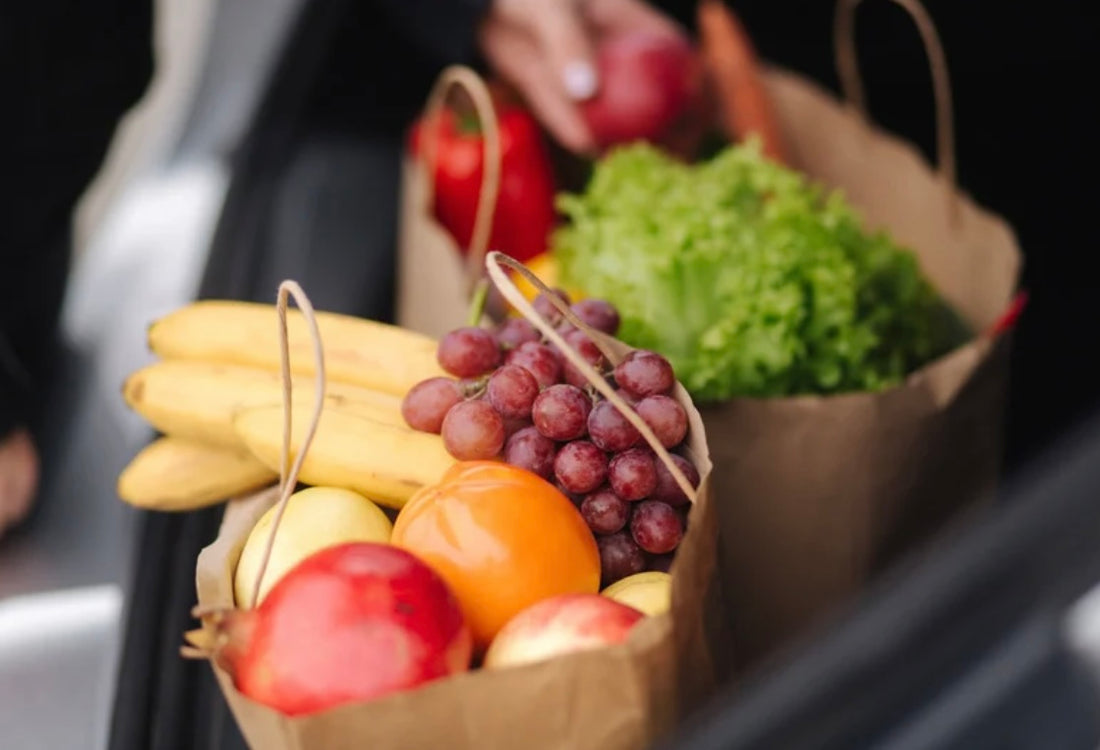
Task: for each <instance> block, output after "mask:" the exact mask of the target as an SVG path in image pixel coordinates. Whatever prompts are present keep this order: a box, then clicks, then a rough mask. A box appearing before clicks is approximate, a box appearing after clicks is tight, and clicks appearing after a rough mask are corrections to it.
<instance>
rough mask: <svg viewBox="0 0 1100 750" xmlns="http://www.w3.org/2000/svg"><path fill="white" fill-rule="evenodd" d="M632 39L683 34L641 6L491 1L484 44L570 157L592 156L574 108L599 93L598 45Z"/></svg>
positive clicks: (569, 0) (604, 1)
mask: <svg viewBox="0 0 1100 750" xmlns="http://www.w3.org/2000/svg"><path fill="white" fill-rule="evenodd" d="M629 32H647V33H653V34H668V35H672V36H676V37H682V36H683V34H684V32H683V30H682V29H680V27H679V26H678V25H677V24H676V23H675V22H674V21H673V20H672V19H670V18H668V17H667V16H665V15H663V14H662V13H660V12H659V11H657V10H654V9H653V8H651V7H650V6H649V5H647V4H646V3H645V2H642V0H494V2H493V4H492V6H491V8H490V10H489V13H488V15H487V16H486V17H485V20H484V22H483V23H482V26H481V29H480V35H479V36H480V38H479V41H480V45H481V49H482V52H483V53H484V55H485V57H486V60H487V61H488V62H489V64H490V66H492V68H493V70H494V71H495V72H496V73H497V74H498V75H499V76H500V77H501V78H503V79H504V80H505V81H506V82H507V83H509V84H511V85H512V86H515V87H516V88H517V89H518V90H519V92H520V93H521V94H522V95H523V97H524V99H525V100H526V101H527V104H528V105H529V106H530V107H531V110H532V111H533V112H534V114H535V116H536V117H538V118H539V120H540V121H541V122H542V123H543V125H544V126H545V127H546V129H547V130H549V131H550V133H551V135H553V136H554V138H556V139H557V140H558V142H559V143H561V144H562V145H563V146H564V147H566V148H568V149H570V150H571V151H574V152H577V153H591V152H592V151H594V150H595V142H594V140H593V137H592V133H591V132H590V130H589V128H588V126H587V125H586V124H585V121H584V118H583V117H582V116H581V113H580V110H579V109H578V107H577V103H578V102H581V101H584V100H586V99H588V98H590V97H592V96H593V95H594V94H595V93H596V92H597V90H598V89H599V85H600V82H599V80H598V79H597V74H596V67H595V64H594V57H595V49H596V48H597V47H598V45H599V43H600V40H601V39H603V38H606V37H609V36H614V35H616V34H622V33H629Z"/></svg>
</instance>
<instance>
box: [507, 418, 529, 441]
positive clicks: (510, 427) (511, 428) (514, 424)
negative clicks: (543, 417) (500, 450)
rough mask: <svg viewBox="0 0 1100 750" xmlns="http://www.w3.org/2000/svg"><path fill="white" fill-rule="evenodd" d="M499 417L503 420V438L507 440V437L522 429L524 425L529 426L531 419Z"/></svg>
mask: <svg viewBox="0 0 1100 750" xmlns="http://www.w3.org/2000/svg"><path fill="white" fill-rule="evenodd" d="M501 419H503V420H504V439H505V440H507V439H508V438H510V437H512V436H513V435H515V434H516V433H517V432H519V431H520V430H522V429H523V428H524V427H530V426H531V420H530V419H506V418H504V417H501Z"/></svg>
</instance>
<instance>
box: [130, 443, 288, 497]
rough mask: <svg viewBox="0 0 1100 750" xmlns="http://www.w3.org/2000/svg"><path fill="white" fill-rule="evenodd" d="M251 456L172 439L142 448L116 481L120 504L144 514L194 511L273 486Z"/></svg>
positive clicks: (272, 477)
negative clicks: (148, 510) (158, 511)
mask: <svg viewBox="0 0 1100 750" xmlns="http://www.w3.org/2000/svg"><path fill="white" fill-rule="evenodd" d="M276 478H277V477H276V474H275V472H274V471H272V470H271V469H269V468H268V467H266V466H264V465H263V464H262V463H260V462H259V461H258V460H256V459H255V458H254V457H253V456H252V455H251V454H249V453H245V452H241V451H232V450H225V449H222V448H216V447H213V446H209V445H205V444H203V443H198V442H195V441H192V440H184V439H181V438H174V437H162V438H159V439H158V440H155V441H153V442H152V443H150V444H149V445H148V446H146V447H145V448H144V449H143V450H142V451H141V452H140V453H138V454H137V456H135V457H134V460H133V461H131V462H130V464H129V466H127V467H126V468H125V469H123V471H122V473H121V474H120V475H119V478H118V494H119V497H121V498H122V499H123V500H125V501H126V502H128V503H130V504H131V505H136V506H137V507H139V508H147V509H150V510H163V511H176V510H194V509H196V508H203V507H205V506H207V505H213V504H214V503H218V502H221V501H223V500H227V499H229V498H231V497H236V496H237V495H241V494H244V493H246V492H251V491H252V490H256V489H259V488H260V487H263V486H265V485H268V484H271V483H273V482H274V481H275V480H276Z"/></svg>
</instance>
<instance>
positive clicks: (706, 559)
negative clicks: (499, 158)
mask: <svg viewBox="0 0 1100 750" xmlns="http://www.w3.org/2000/svg"><path fill="white" fill-rule="evenodd" d="M494 257H497V258H503V256H500V254H498V253H493V254H492V255H491V256H490V257H489V259H490V260H493V258H494ZM494 262H499V263H502V264H503V263H511V264H514V261H510V259H503V260H500V261H494ZM512 270H513V271H516V270H517V269H516V267H515V266H514V265H513V266H512ZM490 272H491V273H492V274H493V275H494V280H495V281H497V283H498V287H499V286H500V284H501V283H502V282H500V281H499V279H500V278H505V277H506V276H505V273H504V271H503V270H500V269H499V267H498V268H497V270H496V271H492V270H491V271H490ZM521 273H522V271H521ZM509 286H510V291H507V292H506V294H505V296H509V295H511V299H512V300H515V299H517V298H518V299H519V300H520V301H521V302H520V303H518V304H517V303H515V302H513V304H516V306H517V309H519V310H520V312H521V313H523V314H525V315H527V316H528V317H531V316H534V315H535V313H534V311H533V309H532V308H531V307H530V305H529V304H528V303H526V302H523V301H522V296H521V295H520V293H519V292H518V291H516V289H515V287H514V286H511V285H510V283H509ZM272 322H273V324H274V320H273V321H272ZM533 322H534V321H533ZM543 325H545V326H547V327H548V328H550V326H549V325H548V324H545V323H544V324H543ZM550 330H553V329H552V328H550ZM592 336H593V338H595V339H598V340H599V342H600V343H601V345H602V346H604V347H606V348H607V350H609V351H611V352H612V353H613V354H614V359H613V361H618V359H619V358H622V357H624V356H625V355H626V354H627V353H629V352H630V351H631V349H630V348H629V347H627V346H625V345H624V344H622V343H621V342H618V341H616V340H614V339H611V338H608V337H603V336H601V335H600V334H595V333H593V334H592ZM559 342H560V343H559V345H560V346H563V347H566V348H568V347H567V345H565V344H564V341H562V340H560V339H559ZM567 356H568V355H567ZM572 356H573V357H574V358H575V364H576V363H577V362H580V363H582V364H583V360H580V358H579V356H578V355H575V354H574V355H572ZM577 366H578V368H579V369H582V370H583V367H582V365H581V364H578V365H577ZM673 395H674V397H675V398H676V399H677V400H678V401H679V402H680V403H681V405H683V406H684V408H685V409H686V410H687V413H688V417H689V434H688V440H687V443H686V450H685V451H684V454H685V456H686V457H687V458H689V460H691V461H692V462H693V463H694V465H695V466H696V467H697V468H698V470H699V473H700V478H701V482H700V485H699V487H698V489H697V491H696V493H695V499H694V505H693V507H692V510H691V513H690V516H689V522H688V529H687V532H686V534H685V537H684V539H683V541H682V543H681V545H680V547H679V549H678V552H677V556H676V559H675V562H674V565H673V567H672V570H671V575H672V604H671V609H670V611H669V612H668V613H666V614H664V615H660V616H657V617H650V618H647V619H646V620H644V621H642V622H641V623H640V624H639V625H638V626H637V627H636V628H635V629H634V631H633V632H632V634H631V637H630V638H629V640H628V641H627V642H626V643H624V644H621V645H619V646H615V647H611V648H605V649H600V650H593V651H588V652H582V653H577V654H572V655H568V656H564V657H561V658H556V659H552V660H549V661H544V662H542V663H536V664H531V665H527V666H522V667H516V668H510V669H501V670H496V671H486V670H480V671H472V672H469V673H465V674H462V675H458V676H455V677H451V678H447V679H442V680H438V681H435V682H432V683H429V684H427V685H425V686H423V687H420V688H418V689H415V690H411V691H407V692H403V693H397V694H393V695H390V696H388V697H384V698H382V699H379V700H376V701H372V702H369V703H363V704H356V705H345V706H341V707H338V708H334V709H331V710H329V711H325V712H322V713H318V714H314V715H309V716H304V717H297V718H289V717H286V716H283V715H281V714H279V713H278V712H276V711H274V710H272V709H270V708H267V707H265V706H263V705H261V704H258V703H256V702H254V701H252V700H250V699H249V698H247V697H246V696H244V695H242V694H241V693H240V692H238V691H237V689H236V687H235V685H234V682H233V679H232V677H231V675H230V674H229V673H228V672H227V671H226V670H225V669H223V667H222V665H220V664H219V663H218V661H217V659H216V658H214V659H212V660H211V666H212V668H213V670H214V672H215V674H216V676H217V679H218V683H219V685H220V686H221V689H222V691H223V693H224V695H225V697H226V700H227V701H228V703H229V706H230V708H231V710H232V712H233V715H234V717H235V719H236V721H237V723H238V725H239V726H240V728H241V731H242V733H243V735H244V737H245V738H246V740H247V741H248V743H249V746H250V747H252V748H256V750H359V749H360V748H364V747H370V748H375V749H376V750H384V749H390V748H393V749H400V750H414V749H417V748H424V749H425V750H437V749H439V748H447V749H448V750H463V749H466V750H483V748H512V747H514V748H529V749H531V750H586V749H590V750H616V749H621V750H628V749H640V748H644V747H648V746H649V745H651V744H652V743H653V742H654V741H655V740H656V739H657V738H659V737H661V736H662V735H664V734H665V733H667V732H668V731H670V730H671V729H672V728H673V727H675V726H676V724H677V722H678V721H679V719H680V718H681V717H682V716H684V715H685V714H686V713H687V712H689V711H690V710H691V709H693V708H695V707H697V706H698V705H700V704H701V703H702V702H703V701H704V700H705V699H706V698H707V697H709V696H710V695H711V694H712V692H713V690H714V688H715V680H716V677H715V666H714V664H715V662H714V658H713V654H712V649H713V648H725V647H727V646H728V644H729V636H728V634H727V633H725V632H724V630H723V629H724V627H725V626H724V623H725V622H726V620H725V617H724V615H723V613H722V611H721V599H720V595H719V592H720V588H721V586H720V583H719V581H718V580H717V578H716V566H715V560H716V544H717V518H716V516H715V513H714V510H715V509H714V504H713V501H712V496H711V491H710V477H711V473H712V467H711V463H710V459H709V453H708V448H707V442H706V434H705V429H704V426H703V422H702V419H701V418H700V416H699V413H698V412H697V411H696V410H695V408H694V407H693V406H692V403H691V400H690V398H689V397H688V395H687V393H686V392H685V391H684V390H683V388H682V387H680V386H677V388H676V391H675V392H674V394H673ZM317 417H319V412H318V413H316V415H315V418H317ZM654 440H655V438H654ZM303 449H304V450H308V446H303ZM289 481H290V484H291V486H293V475H291V478H290V480H289ZM280 492H281V490H280V489H279V488H271V489H268V490H265V491H263V492H260V493H256V494H254V495H251V496H249V497H245V498H241V499H237V500H233V501H231V502H230V503H229V505H228V507H227V510H226V514H225V517H224V519H223V522H222V525H221V528H220V531H219V534H218V537H217V539H216V540H215V541H214V542H213V543H212V544H211V545H210V546H208V547H207V548H205V549H204V550H203V551H202V553H201V554H200V556H199V559H198V564H197V570H196V584H197V592H198V603H199V608H198V610H197V611H198V612H202V613H206V614H208V613H211V612H214V611H217V610H218V609H225V608H232V607H234V606H235V605H236V602H235V601H234V593H233V592H234V587H233V579H234V572H235V570H236V566H237V562H238V560H239V558H240V555H241V550H242V549H243V547H244V544H245V541H246V539H247V537H248V534H249V532H250V531H251V530H252V528H253V526H254V525H255V523H256V522H257V521H258V519H259V518H260V517H261V515H262V514H263V513H264V512H265V511H266V510H267V509H268V508H270V507H272V506H273V505H274V504H275V503H276V502H277V501H278V499H279V497H280ZM276 533H278V532H277V531H276ZM204 625H205V623H204Z"/></svg>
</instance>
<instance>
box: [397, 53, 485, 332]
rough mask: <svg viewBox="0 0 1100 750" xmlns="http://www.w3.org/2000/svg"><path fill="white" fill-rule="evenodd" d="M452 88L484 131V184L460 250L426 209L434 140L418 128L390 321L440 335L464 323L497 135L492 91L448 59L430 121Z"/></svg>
mask: <svg viewBox="0 0 1100 750" xmlns="http://www.w3.org/2000/svg"><path fill="white" fill-rule="evenodd" d="M454 90H461V91H463V92H464V93H465V94H466V96H467V97H468V98H469V100H470V101H471V103H472V104H473V106H474V110H475V111H476V112H477V116H478V119H479V121H480V122H481V126H482V132H483V138H484V146H485V148H484V159H483V163H484V165H485V166H484V184H483V185H482V186H481V194H480V196H479V201H478V208H477V216H476V219H475V224H474V232H473V236H472V238H471V240H470V247H469V248H467V252H463V249H462V248H461V247H460V246H459V245H458V243H456V242H455V240H454V238H453V237H452V236H451V234H450V233H449V232H448V231H447V230H446V229H445V228H444V227H443V225H441V224H440V223H439V222H438V221H437V220H436V218H435V215H434V213H433V211H432V194H433V188H434V185H433V184H432V175H433V173H434V170H433V169H432V168H431V166H430V165H431V164H433V163H434V148H435V139H433V137H432V135H431V128H430V127H427V128H426V129H425V134H426V136H427V138H426V140H427V142H428V145H427V147H426V149H425V154H424V158H423V159H421V158H417V157H416V156H413V155H412V154H409V155H407V156H406V157H405V160H404V164H403V167H402V183H401V208H400V210H401V214H400V217H399V230H398V231H399V236H398V247H397V323H398V324H399V325H401V326H403V327H405V328H409V329H411V330H414V331H418V332H419V333H423V334H426V335H428V336H433V337H436V338H440V337H442V336H443V335H444V334H446V333H447V332H448V331H451V330H453V329H454V328H456V327H458V326H460V325H463V323H464V322H465V320H466V318H467V314H468V311H469V305H470V298H471V296H472V292H473V290H474V286H475V285H476V283H477V281H478V280H479V279H480V278H482V260H483V258H484V257H485V253H486V251H487V250H488V249H489V248H488V243H489V236H490V231H491V229H492V223H493V212H494V210H495V208H496V205H495V204H496V200H497V194H498V192H499V188H500V169H501V165H500V153H501V147H500V136H499V128H498V123H497V119H496V114H495V110H494V108H493V102H492V97H491V96H490V93H489V89H488V87H487V86H486V84H485V82H484V81H483V80H482V79H481V78H480V77H479V76H478V75H477V74H476V73H475V72H474V71H472V70H470V69H469V68H464V67H461V66H454V67H450V68H447V69H446V70H444V71H443V73H441V74H440V76H439V79H438V80H437V82H436V84H435V87H434V89H433V90H432V92H431V94H430V95H429V97H428V103H427V105H426V106H425V111H424V116H425V121H426V122H428V123H431V122H432V121H433V119H434V118H435V117H436V116H437V114H438V113H439V111H440V110H441V109H442V107H443V106H444V103H445V101H446V98H447V96H448V95H449V94H450V93H451V92H452V91H454Z"/></svg>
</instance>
